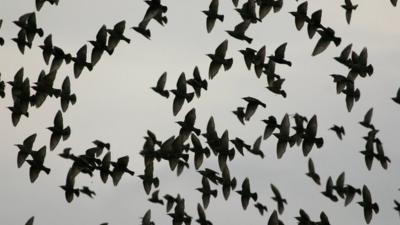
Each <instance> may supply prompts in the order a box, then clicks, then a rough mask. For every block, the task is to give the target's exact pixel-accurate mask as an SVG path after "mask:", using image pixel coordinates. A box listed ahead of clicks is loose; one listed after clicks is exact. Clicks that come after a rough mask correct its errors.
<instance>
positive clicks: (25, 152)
mask: <svg viewBox="0 0 400 225" xmlns="http://www.w3.org/2000/svg"><path fill="white" fill-rule="evenodd" d="M36 136H37V134H36V133H34V134H32V135H30V136H28V137H27V138H25V140H24V141H23V143H22V145H21V144H17V145H15V146H17V147H18V149H19V151H18V156H17V166H18V168H20V167H21V166H22V165H23V164H24V162H25V160H26V158H27V157H28V156H29V155H31V154H32V153H33V143H34V142H35V140H36Z"/></svg>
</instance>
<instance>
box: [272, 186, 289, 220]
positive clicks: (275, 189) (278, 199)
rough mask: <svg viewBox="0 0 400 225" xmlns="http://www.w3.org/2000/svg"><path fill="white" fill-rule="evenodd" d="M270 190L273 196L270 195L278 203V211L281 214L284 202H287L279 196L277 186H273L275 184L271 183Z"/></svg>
mask: <svg viewBox="0 0 400 225" xmlns="http://www.w3.org/2000/svg"><path fill="white" fill-rule="evenodd" d="M271 190H272V192H273V193H274V197H272V199H273V200H274V201H276V203H277V204H278V213H279V214H282V213H283V210H284V209H285V205H284V204H287V201H286V199H284V198H283V197H282V196H281V193H280V192H279V190H278V188H276V187H275V185H273V184H271Z"/></svg>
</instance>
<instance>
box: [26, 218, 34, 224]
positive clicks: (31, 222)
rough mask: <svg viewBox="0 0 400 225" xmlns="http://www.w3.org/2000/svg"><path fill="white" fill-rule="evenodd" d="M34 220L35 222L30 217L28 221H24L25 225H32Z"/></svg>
mask: <svg viewBox="0 0 400 225" xmlns="http://www.w3.org/2000/svg"><path fill="white" fill-rule="evenodd" d="M34 220H35V217H34V216H32V217H31V218H29V219H28V221H26V223H25V225H33V222H34Z"/></svg>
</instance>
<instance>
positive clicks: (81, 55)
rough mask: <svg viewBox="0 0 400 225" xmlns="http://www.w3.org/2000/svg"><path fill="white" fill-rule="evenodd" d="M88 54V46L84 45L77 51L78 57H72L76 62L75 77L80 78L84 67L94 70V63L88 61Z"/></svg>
mask: <svg viewBox="0 0 400 225" xmlns="http://www.w3.org/2000/svg"><path fill="white" fill-rule="evenodd" d="M86 55H87V46H86V45H84V46H82V47H81V48H80V49H79V50H78V52H77V53H76V57H72V58H71V60H72V61H73V62H74V76H75V78H79V76H80V75H81V73H82V70H83V68H85V67H86V68H87V69H88V70H89V71H92V69H93V65H92V64H91V63H89V62H87V61H86V58H87V57H86Z"/></svg>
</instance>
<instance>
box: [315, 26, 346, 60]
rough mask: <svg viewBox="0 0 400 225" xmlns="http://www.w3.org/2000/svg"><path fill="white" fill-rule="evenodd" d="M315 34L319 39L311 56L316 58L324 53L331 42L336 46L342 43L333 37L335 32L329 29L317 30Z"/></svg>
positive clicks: (339, 39)
mask: <svg viewBox="0 0 400 225" xmlns="http://www.w3.org/2000/svg"><path fill="white" fill-rule="evenodd" d="M317 32H318V33H319V34H320V36H321V37H320V39H319V40H318V42H317V45H316V46H315V48H314V50H313V52H312V56H316V55H318V54H320V53H322V52H323V51H325V49H327V48H328V46H329V44H330V43H331V42H333V43H334V44H335V45H336V46H339V45H340V43H341V41H342V39H341V38H339V37H336V36H335V31H334V30H333V29H332V28H330V27H328V28H324V29H322V30H317Z"/></svg>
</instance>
